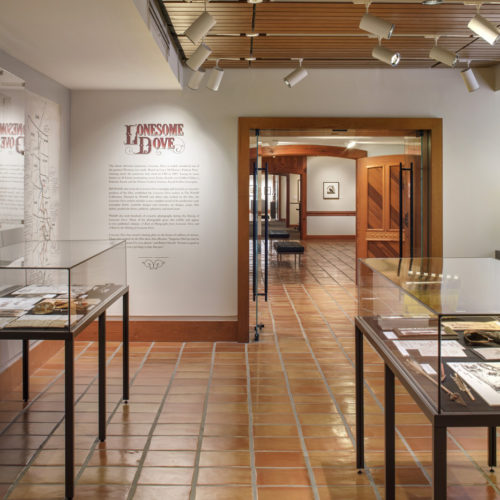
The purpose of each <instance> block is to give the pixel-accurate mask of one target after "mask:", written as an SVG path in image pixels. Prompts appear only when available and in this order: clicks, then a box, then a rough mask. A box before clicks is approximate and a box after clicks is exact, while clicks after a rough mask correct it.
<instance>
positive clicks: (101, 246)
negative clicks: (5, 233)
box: [0, 240, 125, 269]
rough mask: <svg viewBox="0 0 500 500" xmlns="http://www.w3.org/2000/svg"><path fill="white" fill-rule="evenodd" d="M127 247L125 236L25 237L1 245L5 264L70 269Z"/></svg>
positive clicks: (0, 258)
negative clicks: (41, 238)
mask: <svg viewBox="0 0 500 500" xmlns="http://www.w3.org/2000/svg"><path fill="white" fill-rule="evenodd" d="M115 247H116V248H122V249H124V248H125V242H124V241H122V240H118V241H117V240H55V241H24V242H22V243H18V244H15V245H8V246H4V247H1V248H0V269H2V268H9V269H12V268H18V269H21V268H26V269H28V268H32V267H36V268H57V269H60V268H65V269H70V268H73V267H76V266H78V265H80V264H82V263H83V262H84V261H86V260H89V259H92V258H94V257H96V256H97V255H99V254H101V253H103V252H106V251H108V250H112V249H113V248H115Z"/></svg>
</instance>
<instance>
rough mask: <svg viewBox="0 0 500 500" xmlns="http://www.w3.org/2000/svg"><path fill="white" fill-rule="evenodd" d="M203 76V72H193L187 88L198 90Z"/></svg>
mask: <svg viewBox="0 0 500 500" xmlns="http://www.w3.org/2000/svg"><path fill="white" fill-rule="evenodd" d="M204 76H205V71H204V70H199V71H194V72H193V73H192V74H191V77H190V78H189V81H188V84H187V86H188V87H189V88H190V89H191V90H198V89H199V88H200V85H201V81H202V80H203V77H204Z"/></svg>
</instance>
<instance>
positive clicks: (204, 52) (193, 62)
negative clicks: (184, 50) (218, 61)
mask: <svg viewBox="0 0 500 500" xmlns="http://www.w3.org/2000/svg"><path fill="white" fill-rule="evenodd" d="M211 53H212V49H211V48H210V47H209V46H208V45H205V44H204V43H202V44H201V45H200V46H199V47H198V48H197V49H196V50H195V51H194V52H193V53H192V54H191V57H190V58H189V59H188V60H187V61H186V65H187V66H188V68H190V69H192V70H193V71H198V69H200V66H201V65H202V64H203V63H204V62H205V61H206V60H207V57H208V56H209V55H210V54H211Z"/></svg>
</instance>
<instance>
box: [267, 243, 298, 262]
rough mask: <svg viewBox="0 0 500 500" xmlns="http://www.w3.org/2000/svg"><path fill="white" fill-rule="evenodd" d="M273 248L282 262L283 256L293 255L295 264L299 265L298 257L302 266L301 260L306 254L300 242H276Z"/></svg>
mask: <svg viewBox="0 0 500 500" xmlns="http://www.w3.org/2000/svg"><path fill="white" fill-rule="evenodd" d="M273 246H274V249H275V250H276V254H277V255H278V259H279V260H281V256H282V255H283V254H291V255H294V257H295V263H297V255H298V256H299V264H300V258H301V257H302V254H303V253H304V246H303V245H301V244H300V241H275V242H274V245H273Z"/></svg>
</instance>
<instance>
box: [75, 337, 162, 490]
mask: <svg viewBox="0 0 500 500" xmlns="http://www.w3.org/2000/svg"><path fill="white" fill-rule="evenodd" d="M154 345H155V342H152V343H151V345H150V346H149V349H148V350H147V351H146V353H145V354H144V356H143V358H142V361H141V362H140V364H139V367H138V368H137V370H136V372H135V374H134V376H133V377H132V378H131V379H130V382H129V388H130V387H132V385H133V384H134V381H135V379H136V378H137V376H138V375H139V373H140V371H141V370H142V369H143V367H144V364H145V363H146V361H147V359H148V357H149V353H150V352H151V350H152V349H153V346H154ZM122 403H123V397H120V399H119V400H118V402H117V403H116V405H115V408H114V409H113V411H112V412H111V414H110V415H109V417H108V418H107V420H106V427H107V426H108V424H109V423H110V422H111V419H112V418H113V417H114V416H115V414H116V411H117V410H118V408H120V406H121V404H122ZM98 444H99V437H96V438H95V440H94V442H93V443H92V446H91V447H90V451H89V452H88V454H87V457H86V458H85V460H84V461H83V463H82V465H81V466H80V470H79V471H78V473H77V475H76V478H75V484H77V483H78V481H79V479H80V478H81V477H82V475H83V473H84V471H85V469H86V468H87V466H88V464H89V462H90V460H91V458H92V455H93V453H94V451H95V449H96V447H97V445H98Z"/></svg>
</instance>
